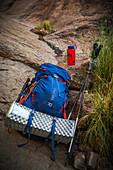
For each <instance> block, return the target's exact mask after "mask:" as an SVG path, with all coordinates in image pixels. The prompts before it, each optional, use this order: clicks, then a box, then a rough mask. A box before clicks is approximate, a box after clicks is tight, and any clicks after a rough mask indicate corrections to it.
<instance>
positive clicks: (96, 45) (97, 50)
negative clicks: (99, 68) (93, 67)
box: [91, 43, 102, 59]
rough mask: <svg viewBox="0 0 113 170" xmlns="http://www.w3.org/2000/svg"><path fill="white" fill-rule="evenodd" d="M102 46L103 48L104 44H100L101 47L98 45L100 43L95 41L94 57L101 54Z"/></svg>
mask: <svg viewBox="0 0 113 170" xmlns="http://www.w3.org/2000/svg"><path fill="white" fill-rule="evenodd" d="M101 48H102V45H99V47H98V44H97V43H94V45H93V51H92V56H91V58H92V59H95V58H97V57H98V56H99V52H100V50H101Z"/></svg>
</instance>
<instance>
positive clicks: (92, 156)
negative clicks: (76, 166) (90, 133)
mask: <svg viewBox="0 0 113 170" xmlns="http://www.w3.org/2000/svg"><path fill="white" fill-rule="evenodd" d="M98 158H99V155H98V154H97V153H95V152H89V155H88V160H87V162H88V163H87V167H88V169H89V170H90V169H91V170H92V169H94V170H95V169H96V166H97V163H98Z"/></svg>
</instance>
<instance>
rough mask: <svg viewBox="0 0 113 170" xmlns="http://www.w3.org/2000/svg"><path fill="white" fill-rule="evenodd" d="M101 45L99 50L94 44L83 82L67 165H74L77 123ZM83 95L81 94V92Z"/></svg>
mask: <svg viewBox="0 0 113 170" xmlns="http://www.w3.org/2000/svg"><path fill="white" fill-rule="evenodd" d="M101 47H102V46H101V45H100V46H99V48H98V44H96V43H95V44H94V46H93V52H92V57H91V62H90V65H89V69H88V73H87V76H86V79H85V81H84V82H83V85H82V87H81V89H80V91H82V88H83V87H84V89H83V94H82V98H81V102H80V106H79V109H78V114H77V118H76V122H75V129H74V137H73V138H72V140H71V143H70V147H69V151H68V153H67V159H66V164H67V161H69V164H72V156H73V149H74V145H75V140H76V128H77V123H78V118H79V115H80V110H81V107H82V102H83V98H84V93H85V90H86V86H87V81H88V77H89V74H90V72H91V69H92V67H93V64H94V62H95V59H96V57H97V56H98V55H99V52H100V50H101ZM80 93H81V92H80ZM79 96H80V94H78V96H77V99H78V97H79ZM76 101H78V100H76ZM76 101H75V103H74V105H73V109H74V106H75V104H76V103H77V102H76Z"/></svg>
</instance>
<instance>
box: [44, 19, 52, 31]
mask: <svg viewBox="0 0 113 170" xmlns="http://www.w3.org/2000/svg"><path fill="white" fill-rule="evenodd" d="M43 28H44V29H45V30H47V31H51V30H52V28H51V26H50V23H49V21H44V22H43Z"/></svg>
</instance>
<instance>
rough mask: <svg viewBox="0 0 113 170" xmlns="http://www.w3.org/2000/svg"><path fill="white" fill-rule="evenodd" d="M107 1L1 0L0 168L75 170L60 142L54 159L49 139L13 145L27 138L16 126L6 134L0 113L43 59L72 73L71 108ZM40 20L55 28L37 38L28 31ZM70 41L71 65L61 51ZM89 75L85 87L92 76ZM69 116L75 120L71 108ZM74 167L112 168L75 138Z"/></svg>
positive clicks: (108, 9)
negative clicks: (73, 61)
mask: <svg viewBox="0 0 113 170" xmlns="http://www.w3.org/2000/svg"><path fill="white" fill-rule="evenodd" d="M26 3H27V4H28V5H26ZM48 4H49V5H48ZM112 5H113V3H112V1H110V0H109V1H108V0H105V1H104V2H103V1H101V0H96V1H88V0H82V1H74V0H70V1H67V0H61V1H57V0H55V1H52V0H49V1H47V0H45V1H40V0H37V1H36V0H33V1H30V0H21V1H19V0H4V1H2V0H0V11H1V12H2V13H0V77H1V81H0V82H1V88H0V134H1V135H0V169H1V170H9V169H11V170H13V169H14V170H15V169H17V170H20V169H25V170H28V169H33V170H34V169H38V170H43V169H45V170H47V169H48V170H53V169H55V170H57V169H61V170H63V169H69V170H71V169H74V168H73V166H69V165H68V167H65V166H64V164H65V159H66V155H65V153H66V149H65V145H64V144H60V143H59V144H58V145H56V146H55V155H56V162H53V161H52V160H51V141H48V142H42V140H41V139H39V138H37V137H32V139H31V142H30V143H29V144H28V145H26V146H25V147H23V148H18V147H17V145H18V144H21V143H24V142H25V141H27V139H26V138H25V137H23V136H22V135H21V134H20V133H18V132H17V131H15V130H11V129H10V133H8V130H7V128H5V127H4V116H5V114H6V113H7V111H8V108H9V106H10V104H11V103H12V102H13V101H14V100H16V98H17V96H18V94H19V92H20V90H21V88H22V86H23V84H24V82H25V80H26V79H27V78H28V77H30V78H32V77H34V74H35V72H36V70H37V69H38V67H39V65H40V64H42V63H45V62H51V63H53V64H57V65H59V66H61V67H63V68H65V69H67V70H68V71H69V73H70V74H71V77H72V83H71V86H70V93H71V95H70V96H71V97H70V100H69V105H68V108H67V112H68V113H69V112H70V110H71V108H72V105H73V102H74V99H75V98H76V96H77V94H78V92H79V89H80V87H81V84H82V82H83V80H84V78H85V76H86V74H87V68H88V65H89V61H90V60H89V55H90V52H91V50H92V45H93V43H94V41H95V39H97V38H98V34H97V32H96V31H97V30H98V27H97V21H99V20H100V18H102V17H104V16H105V15H106V16H108V17H110V16H111V9H112ZM5 14H6V15H5ZM8 15H9V16H8ZM44 20H49V21H50V23H51V24H52V25H54V27H55V29H56V32H54V33H52V34H48V35H46V36H44V37H43V40H39V35H36V34H34V33H33V32H31V31H30V30H31V29H34V28H35V27H36V26H37V24H38V23H41V22H43V21H44ZM75 44H76V45H77V50H76V64H75V66H72V67H69V66H67V63H64V62H63V61H64V55H65V53H66V51H67V47H68V45H75ZM90 80H91V81H89V82H88V86H89V87H90V86H91V83H92V80H93V77H91V78H90ZM79 102H80V101H79ZM91 110H92V105H91V102H90V100H89V96H88V94H85V100H84V104H83V107H82V110H81V112H82V113H83V112H89V111H91ZM71 119H73V120H75V119H76V114H75V113H74V114H73V115H72V117H71ZM79 143H80V142H79ZM88 155H89V156H88ZM77 160H78V162H77ZM92 160H93V161H92ZM94 160H95V161H94ZM103 162H104V163H103ZM74 167H75V168H77V169H81V170H83V169H84V170H87V169H97V170H101V169H103V170H107V169H108V170H110V169H112V165H111V164H110V162H108V161H107V160H106V158H101V159H99V156H98V154H96V153H94V152H92V150H91V148H89V146H86V147H84V146H82V145H78V143H76V146H75V162H74Z"/></svg>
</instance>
